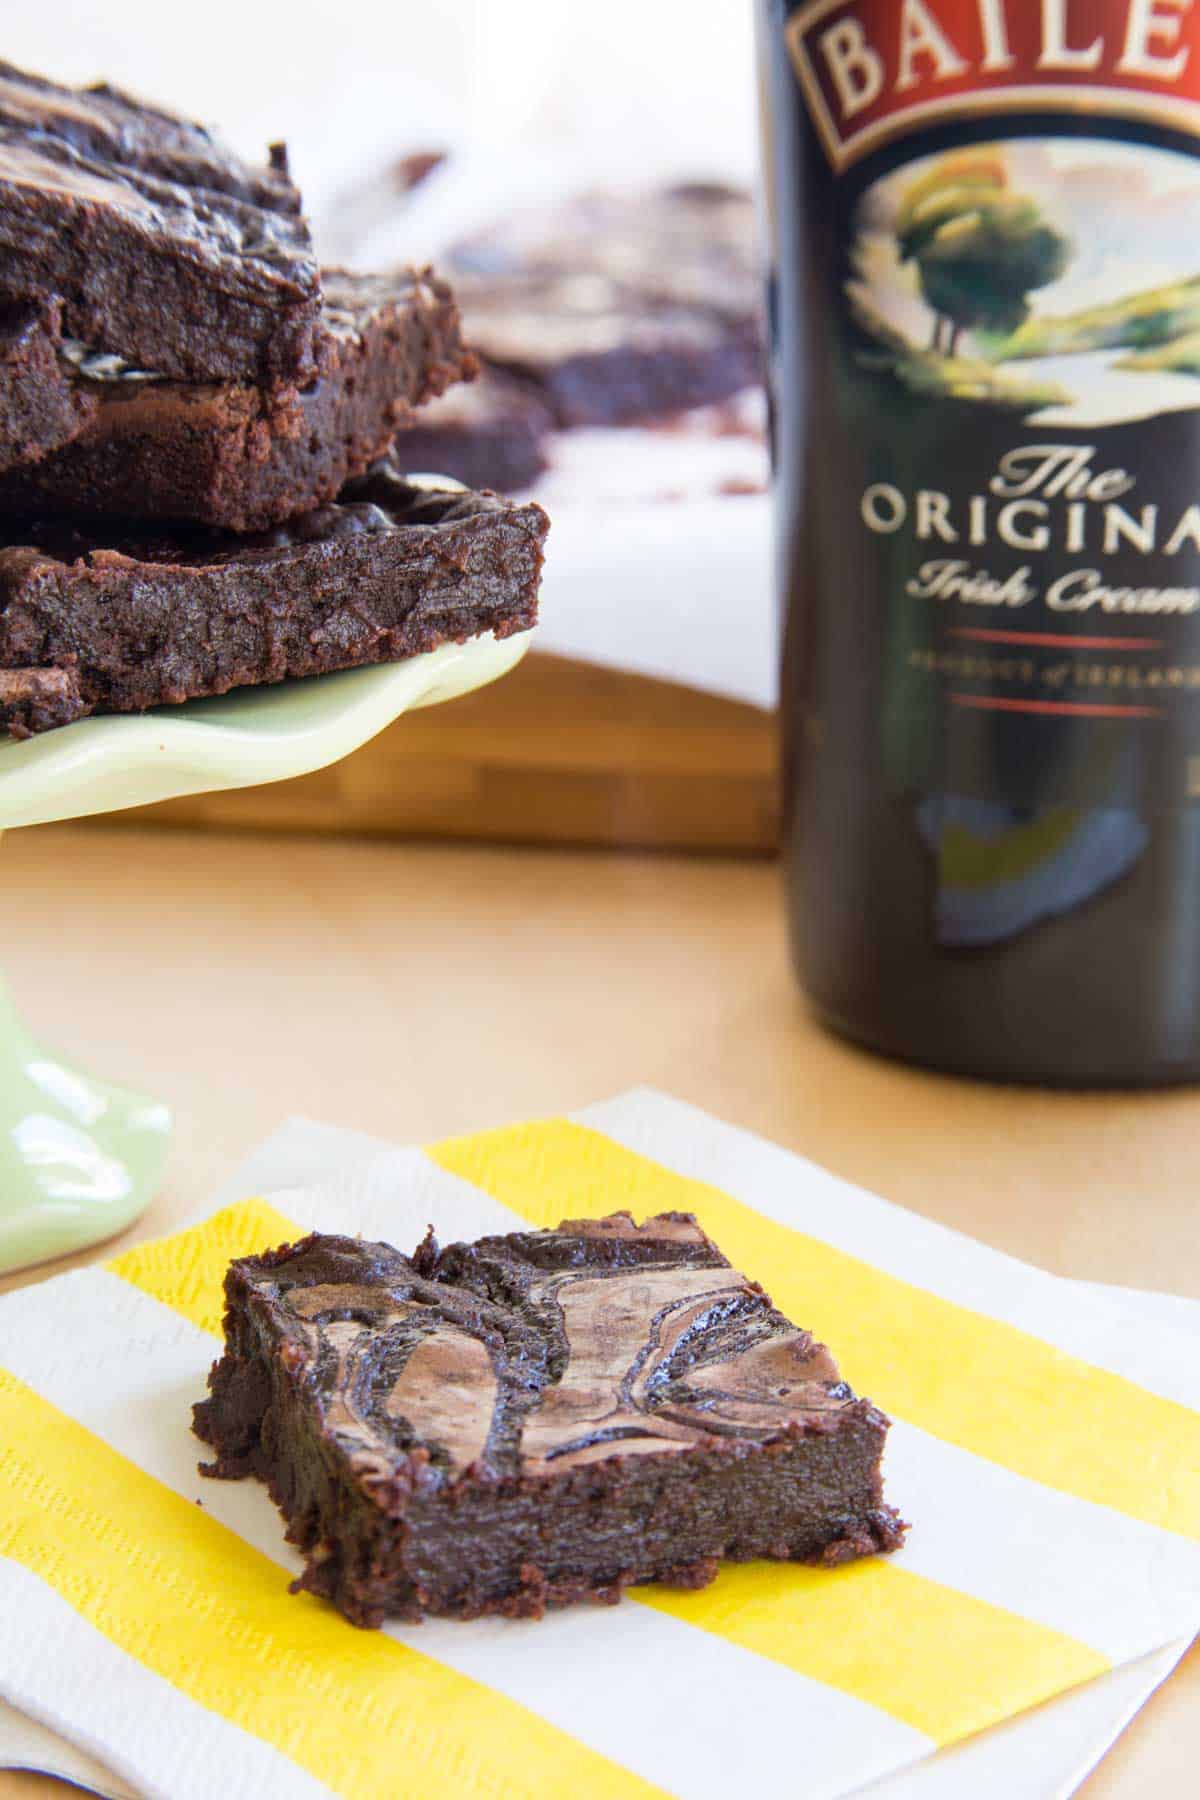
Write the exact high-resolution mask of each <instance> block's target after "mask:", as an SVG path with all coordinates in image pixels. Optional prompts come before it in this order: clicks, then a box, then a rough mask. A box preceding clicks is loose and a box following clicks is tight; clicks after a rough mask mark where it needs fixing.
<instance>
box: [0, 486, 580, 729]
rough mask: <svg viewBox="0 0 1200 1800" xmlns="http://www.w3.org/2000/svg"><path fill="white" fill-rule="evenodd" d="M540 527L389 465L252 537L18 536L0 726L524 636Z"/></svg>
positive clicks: (9, 578)
mask: <svg viewBox="0 0 1200 1800" xmlns="http://www.w3.org/2000/svg"><path fill="white" fill-rule="evenodd" d="M548 528H549V521H548V520H547V518H546V515H545V513H544V512H543V511H542V510H541V508H540V507H538V506H533V505H525V506H517V505H513V504H509V503H505V502H503V501H500V500H497V499H496V498H495V497H494V496H492V495H487V494H472V493H461V492H457V491H450V490H447V489H440V490H436V491H430V490H428V489H425V488H421V487H414V486H412V485H410V484H409V483H408V482H406V481H405V480H404V479H403V478H402V477H401V476H400V475H398V474H397V472H396V471H395V469H393V468H392V467H391V465H390V464H387V463H378V464H376V465H374V466H373V467H372V468H371V469H370V470H369V471H368V472H367V474H366V475H364V476H361V477H360V478H359V479H358V480H356V481H353V482H350V483H348V484H347V486H346V487H345V488H344V489H343V491H342V494H341V496H340V497H339V499H338V501H337V502H334V503H330V504H328V505H326V506H322V507H318V508H316V509H315V510H314V511H312V512H308V513H303V514H301V515H300V516H299V517H298V518H295V519H292V520H289V521H288V523H287V524H286V525H281V526H277V527H276V528H275V529H274V530H273V531H270V532H265V533H261V534H258V535H256V536H249V537H235V536H233V535H232V534H230V533H228V532H217V531H211V530H207V529H205V528H203V527H200V526H194V527H191V528H188V527H186V526H176V527H171V528H167V527H163V528H162V529H161V530H160V531H155V530H154V529H153V528H152V527H148V526H147V525H145V524H143V523H141V522H129V523H125V524H121V523H120V522H114V524H113V525H112V526H111V527H110V528H108V529H103V528H101V527H99V526H95V527H88V526H85V525H83V524H80V523H78V522H74V521H70V520H42V521H36V522H29V521H17V522H15V523H14V524H12V525H11V526H10V527H9V529H8V530H7V532H6V533H5V540H4V543H3V545H2V546H0V729H6V730H7V731H8V732H9V733H10V734H11V735H13V736H16V737H25V736H28V735H29V734H30V733H31V732H33V731H38V730H44V729H46V728H47V727H48V726H49V725H58V724H65V723H69V722H70V720H72V719H78V718H83V717H84V716H85V715H86V714H88V713H92V712H138V711H141V710H143V709H144V708H146V707H150V706H161V705H164V704H168V703H169V704H174V703H176V702H178V701H182V700H190V699H194V698H196V697H198V696H201V695H206V694H223V693H226V692H227V691H228V690H229V689H230V688H235V687H245V686H249V685H253V684H257V683H260V682H271V681H283V680H285V679H288V678H290V677H294V676H302V675H316V674H321V673H325V672H327V671H329V670H333V669H350V668H357V667H359V666H360V665H363V664H367V663H382V662H396V661H399V660H400V659H401V658H403V657H407V656H412V655H415V654H418V653H419V652H422V651H426V650H432V649H434V648H436V647H437V645H439V644H442V643H447V642H454V643H463V642H465V641H466V640H467V639H468V638H471V637H475V636H477V635H479V634H480V633H482V632H487V631H492V632H495V634H496V635H497V636H498V637H507V636H510V635H511V634H512V633H514V632H518V631H524V630H526V629H528V628H529V627H530V626H532V625H533V624H534V623H535V621H536V618H537V591H538V583H539V580H540V575H541V566H542V544H543V542H544V539H545V536H546V532H547V530H548Z"/></svg>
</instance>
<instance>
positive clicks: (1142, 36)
mask: <svg viewBox="0 0 1200 1800" xmlns="http://www.w3.org/2000/svg"><path fill="white" fill-rule="evenodd" d="M1160 7H1170V9H1171V12H1170V14H1167V13H1164V12H1161V11H1160V10H1159V9H1160ZM1191 7H1192V0H1130V4H1129V22H1128V24H1127V25H1126V27H1125V48H1124V50H1123V51H1122V52H1121V60H1120V62H1119V63H1118V64H1117V73H1118V74H1119V75H1149V76H1150V77H1152V78H1153V79H1154V80H1156V81H1178V80H1179V77H1180V76H1181V75H1182V74H1183V71H1184V70H1185V69H1186V68H1187V61H1188V56H1189V54H1190V51H1189V50H1188V49H1187V47H1186V46H1185V47H1184V48H1183V49H1181V50H1177V51H1176V52H1175V54H1174V56H1162V55H1159V54H1158V53H1157V52H1156V51H1154V50H1152V49H1151V48H1150V46H1151V45H1152V44H1154V43H1159V44H1164V45H1166V46H1167V47H1168V48H1169V47H1170V46H1171V45H1172V44H1177V43H1178V42H1179V32H1180V28H1181V26H1182V24H1183V14H1184V13H1187V12H1190V11H1191Z"/></svg>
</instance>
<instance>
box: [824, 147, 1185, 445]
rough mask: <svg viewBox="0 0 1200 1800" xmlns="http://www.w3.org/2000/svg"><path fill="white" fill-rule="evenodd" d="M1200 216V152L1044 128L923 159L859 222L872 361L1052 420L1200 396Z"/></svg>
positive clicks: (858, 290)
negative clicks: (1042, 135) (1194, 224)
mask: <svg viewBox="0 0 1200 1800" xmlns="http://www.w3.org/2000/svg"><path fill="white" fill-rule="evenodd" d="M1198 217H1200V165H1198V164H1197V163H1196V162H1195V161H1194V160H1193V159H1192V158H1190V157H1187V156H1182V155H1178V154H1175V153H1174V152H1171V151H1164V150H1147V148H1146V147H1145V146H1143V145H1138V146H1127V145H1123V144H1118V143H1114V142H1111V141H1104V140H1091V139H1029V140H1022V141H1019V142H1017V143H1012V144H986V145H977V146H974V147H971V148H968V149H962V150H957V151H950V152H947V153H945V154H943V155H940V156H934V157H926V158H923V159H921V160H920V161H918V162H914V163H909V164H907V165H906V166H905V167H904V168H903V169H901V170H900V171H898V172H897V173H895V174H893V175H889V176H887V177H885V178H884V179H883V180H881V181H878V182H876V183H875V184H874V186H873V187H871V188H870V189H868V191H867V193H866V194H865V195H864V196H863V199H862V201H861V202H860V204H859V208H858V212H857V215H856V218H855V241H854V245H853V249H852V265H853V268H854V271H855V273H854V277H853V279H852V280H850V281H849V282H848V283H847V295H848V298H849V301H850V305H851V309H852V316H853V318H854V321H855V323H856V325H857V326H858V328H859V330H860V331H861V332H862V333H863V334H864V335H865V336H866V337H867V338H869V339H870V340H871V344H872V348H871V349H864V350H862V351H861V352H860V358H859V360H860V361H861V362H862V363H864V364H865V365H866V366H867V367H869V368H872V369H874V370H876V371H877V372H879V373H880V374H881V375H884V376H885V377H886V378H888V379H889V380H892V381H895V382H897V383H899V384H900V386H901V387H902V388H904V389H905V390H906V392H907V393H909V394H910V395H911V396H912V397H914V398H915V399H918V400H919V399H928V400H938V399H941V400H957V401H964V402H970V403H973V404H977V405H982V406H986V407H989V408H993V409H998V410H1001V411H1003V412H1007V413H1010V414H1012V415H1014V416H1018V417H1029V418H1031V419H1035V420H1036V422H1037V423H1039V424H1042V423H1045V424H1058V423H1061V424H1075V425H1102V424H1110V423H1116V422H1118V421H1121V420H1128V419H1137V418H1147V417H1152V416H1154V415H1156V414H1159V413H1164V412H1177V411H1184V410H1190V409H1191V408H1194V407H1197V406H1200V245H1198V244H1197V242H1196V234H1195V233H1194V232H1193V231H1191V230H1190V229H1189V223H1190V221H1192V220H1195V219H1196V218H1198ZM1131 242H1132V243H1135V244H1136V245H1137V246H1138V251H1137V258H1136V261H1134V262H1133V263H1132V266H1131V259H1130V255H1129V245H1130V243H1131Z"/></svg>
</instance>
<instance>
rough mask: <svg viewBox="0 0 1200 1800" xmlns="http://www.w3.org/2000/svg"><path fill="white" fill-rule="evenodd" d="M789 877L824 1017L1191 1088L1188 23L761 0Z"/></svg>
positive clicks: (1197, 535) (1058, 1069)
mask: <svg viewBox="0 0 1200 1800" xmlns="http://www.w3.org/2000/svg"><path fill="white" fill-rule="evenodd" d="M759 41H760V55H761V74H762V108H763V120H764V141H765V152H764V155H765V180H766V193H767V212H768V215H769V222H770V231H771V240H772V242H771V256H772V261H771V268H772V273H771V286H770V314H771V335H772V344H771V358H772V369H771V387H772V411H773V426H774V451H775V461H776V483H777V521H778V554H779V588H780V595H781V601H782V608H783V615H784V622H785V628H784V657H783V689H782V702H783V715H784V779H785V825H786V844H785V865H786V875H787V884H788V904H789V912H790V920H791V929H792V941H793V946H794V951H795V958H796V964H797V968H798V972H799V975H800V979H801V982H802V983H803V986H804V988H805V990H806V991H807V994H808V996H809V998H810V1000H811V1002H812V1004H813V1006H814V1007H815V1008H816V1010H817V1012H818V1014H819V1015H820V1016H821V1017H822V1018H823V1019H824V1020H825V1021H826V1022H827V1023H828V1024H829V1025H831V1026H833V1027H834V1028H835V1029H837V1030H839V1031H841V1032H843V1033H845V1034H847V1035H848V1036H850V1037H852V1038H855V1039H857V1040H859V1041H860V1042H862V1043H864V1044H867V1045H870V1046H872V1047H873V1048H875V1049H878V1050H881V1051H884V1052H886V1053H889V1054H892V1055H896V1056H900V1057H904V1058H908V1059H911V1060H914V1061H917V1062H921V1063H926V1064H930V1065H933V1066H936V1067H939V1068H944V1069H948V1070H953V1071H956V1072H960V1073H963V1074H972V1075H981V1076H991V1077H999V1078H1004V1079H1016V1080H1029V1081H1038V1082H1050V1083H1062V1084H1136V1083H1155V1082H1169V1081H1179V1080H1191V1079H1193V1078H1195V1077H1196V1076H1197V1075H1198V1074H1200V811H1198V807H1200V799H1198V798H1197V796H1200V411H1197V408H1200V229H1197V228H1198V227H1200V135H1198V134H1200V100H1198V96H1200V14H1198V15H1197V16H1195V17H1193V15H1192V14H1191V12H1190V10H1189V9H1188V8H1186V7H1180V6H1177V5H1175V4H1174V3H1173V0H1133V3H1132V4H1130V0H1119V3H1118V0H1112V3H1111V4H1109V3H1093V4H1089V5H1087V6H1080V5H1067V4H1062V5H1056V4H1053V3H1052V4H1048V5H1045V6H1041V7H1028V6H1024V5H1017V4H1016V3H1015V0H1009V3H1008V4H1007V5H1006V4H1005V0H940V3H939V0H925V3H924V4H917V3H916V0H914V3H913V4H904V3H903V0H856V3H855V0H849V3H837V0H832V3H831V0H809V3H808V4H801V5H799V6H796V5H793V4H789V3H788V0H759Z"/></svg>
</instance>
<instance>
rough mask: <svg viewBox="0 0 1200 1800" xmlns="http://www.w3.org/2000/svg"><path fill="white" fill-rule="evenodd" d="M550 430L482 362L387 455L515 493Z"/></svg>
mask: <svg viewBox="0 0 1200 1800" xmlns="http://www.w3.org/2000/svg"><path fill="white" fill-rule="evenodd" d="M553 429H554V415H553V414H552V413H551V411H550V408H549V407H548V406H547V405H546V403H545V402H544V401H543V400H540V399H539V398H538V396H537V394H536V393H535V392H534V391H533V390H532V389H531V388H530V387H529V386H527V385H526V384H525V383H523V382H521V381H518V380H516V379H514V378H513V377H512V376H509V375H503V374H501V372H500V371H499V370H498V369H492V368H487V367H485V368H483V369H482V370H481V371H480V373H479V376H478V378H477V379H476V380H475V381H472V382H471V384H470V385H469V386H460V387H456V388H452V389H451V391H450V392H449V393H448V394H446V395H445V396H444V398H442V399H441V400H435V401H434V402H433V404H432V405H430V406H427V407H426V408H425V409H424V411H423V412H422V413H421V414H420V416H419V417H418V418H417V419H415V420H414V421H413V423H412V424H411V425H409V426H407V427H406V428H405V430H404V431H402V432H401V434H400V436H399V437H398V438H397V439H396V445H395V449H394V452H393V454H394V456H395V458H396V460H397V461H398V462H400V463H402V464H403V466H404V467H405V468H407V469H414V470H424V471H428V472H429V473H433V472H434V471H436V472H437V473H439V474H442V475H452V476H453V477H454V479H455V480H456V481H463V482H465V483H466V485H467V486H468V487H471V488H484V487H486V488H495V489H496V491H497V492H498V493H501V494H519V493H521V492H523V491H524V490H525V489H526V488H529V487H532V486H533V484H534V482H535V481H536V480H537V478H538V476H539V475H542V474H544V473H545V470H546V468H547V466H548V465H547V461H546V456H545V444H546V440H547V438H548V437H549V435H550V433H551V431H553ZM2 493H3V484H2V483H0V495H2Z"/></svg>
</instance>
